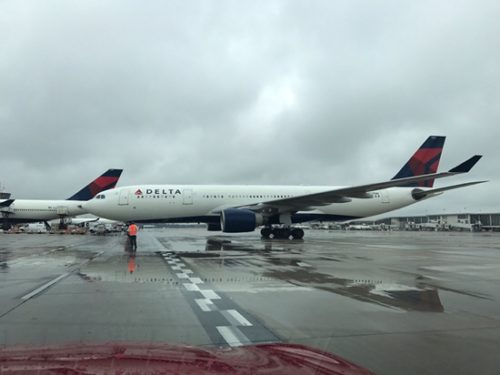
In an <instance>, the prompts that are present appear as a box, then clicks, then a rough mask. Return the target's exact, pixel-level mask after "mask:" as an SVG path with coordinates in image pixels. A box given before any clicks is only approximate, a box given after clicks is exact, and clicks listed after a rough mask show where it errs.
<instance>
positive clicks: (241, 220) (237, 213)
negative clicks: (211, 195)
mask: <svg viewBox="0 0 500 375" xmlns="http://www.w3.org/2000/svg"><path fill="white" fill-rule="evenodd" d="M262 222H263V219H262V215H260V214H256V213H255V212H253V211H251V210H246V209H238V208H228V209H227V210H224V211H222V213H221V215H220V224H221V227H222V231H223V232H226V233H241V232H253V231H254V230H255V228H257V227H258V226H259V225H262Z"/></svg>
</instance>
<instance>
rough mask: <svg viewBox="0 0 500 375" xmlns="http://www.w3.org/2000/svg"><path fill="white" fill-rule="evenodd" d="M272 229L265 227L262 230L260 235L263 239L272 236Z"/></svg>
mask: <svg viewBox="0 0 500 375" xmlns="http://www.w3.org/2000/svg"><path fill="white" fill-rule="evenodd" d="M271 233H272V231H271V228H268V227H264V228H262V229H261V230H260V235H261V236H262V238H269V237H270V236H271Z"/></svg>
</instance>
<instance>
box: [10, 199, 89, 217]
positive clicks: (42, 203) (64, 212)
mask: <svg viewBox="0 0 500 375" xmlns="http://www.w3.org/2000/svg"><path fill="white" fill-rule="evenodd" d="M82 203H83V202H82V201H70V200H39V199H17V200H15V201H14V203H12V204H11V205H10V206H9V207H5V208H2V210H1V213H2V216H3V217H4V218H6V219H8V221H9V222H10V223H30V222H37V221H49V220H53V219H57V218H60V217H67V216H76V215H82V214H85V213H87V211H85V210H84V209H83V208H82Z"/></svg>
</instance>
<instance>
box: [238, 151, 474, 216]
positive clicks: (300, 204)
mask: <svg viewBox="0 0 500 375" xmlns="http://www.w3.org/2000/svg"><path fill="white" fill-rule="evenodd" d="M481 157H482V155H474V156H473V157H471V158H470V159H468V160H466V161H464V162H463V163H462V164H460V165H458V166H456V167H455V168H452V169H450V170H449V171H448V172H441V173H429V174H424V175H419V176H412V177H405V178H398V179H394V180H389V181H383V182H377V183H373V184H367V185H358V186H350V187H343V188H338V189H334V190H328V191H323V192H320V193H313V194H306V195H300V196H296V197H291V198H282V199H275V200H271V201H265V202H260V203H256V204H253V205H245V206H238V207H232V208H245V209H249V210H252V211H255V212H259V213H262V214H268V215H271V214H272V215H274V214H278V213H283V212H294V211H306V210H309V209H311V208H312V207H318V206H326V205H329V204H332V203H345V202H350V201H351V200H352V198H371V197H372V195H371V194H370V192H371V191H374V190H380V189H386V188H389V187H397V186H403V185H406V184H408V183H413V182H419V181H426V180H429V179H436V178H443V177H450V176H455V175H457V174H462V173H467V172H469V171H470V170H471V169H472V167H473V166H474V165H475V164H476V163H477V162H478V161H479V159H481ZM477 183H478V182H477ZM469 184H471V183H469ZM462 185H463V184H462ZM463 186H466V185H463ZM458 187H461V186H456V187H455V188H458ZM441 189H444V188H441ZM433 190H434V193H437V191H436V190H438V189H433ZM422 191H423V190H422ZM441 191H444V190H441ZM430 194H431V193H430Z"/></svg>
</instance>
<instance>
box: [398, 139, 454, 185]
mask: <svg viewBox="0 0 500 375" xmlns="http://www.w3.org/2000/svg"><path fill="white" fill-rule="evenodd" d="M445 139H446V137H441V136H434V135H431V136H430V137H429V138H427V140H426V141H425V142H424V143H423V144H422V146H420V148H419V149H418V150H417V151H416V152H415V153H414V154H413V156H412V157H411V158H410V160H408V162H407V163H406V164H405V165H404V166H403V168H401V170H400V171H399V172H398V173H397V174H396V175H395V176H394V177H393V178H392V179H393V180H395V179H398V178H404V177H413V176H420V175H423V174H429V173H436V172H437V169H438V166H439V159H440V158H441V152H442V151H443V146H444V140H445ZM433 185H434V180H432V179H431V180H426V181H419V182H414V183H410V184H408V185H404V186H408V187H432V186H433Z"/></svg>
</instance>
